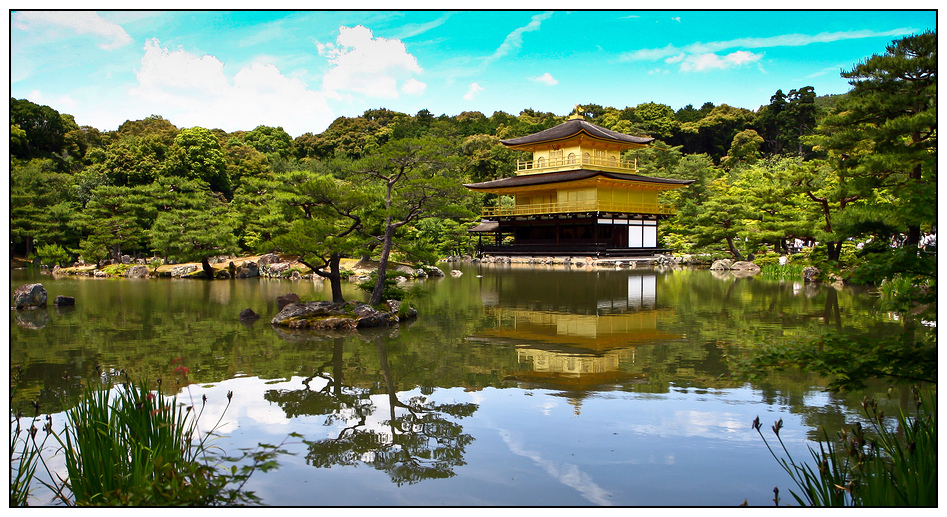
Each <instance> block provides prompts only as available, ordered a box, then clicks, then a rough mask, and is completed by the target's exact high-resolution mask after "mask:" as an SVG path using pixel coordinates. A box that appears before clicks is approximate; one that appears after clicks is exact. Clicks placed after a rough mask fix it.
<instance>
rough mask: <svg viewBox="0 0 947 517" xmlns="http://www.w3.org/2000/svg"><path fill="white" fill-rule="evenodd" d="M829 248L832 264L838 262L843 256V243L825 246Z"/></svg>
mask: <svg viewBox="0 0 947 517" xmlns="http://www.w3.org/2000/svg"><path fill="white" fill-rule="evenodd" d="M825 246H826V248H828V256H829V260H831V261H832V262H838V261H839V258H841V256H842V243H841V242H827V243H826V244H825Z"/></svg>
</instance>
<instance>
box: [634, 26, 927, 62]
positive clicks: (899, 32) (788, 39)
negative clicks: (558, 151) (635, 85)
mask: <svg viewBox="0 0 947 517" xmlns="http://www.w3.org/2000/svg"><path fill="white" fill-rule="evenodd" d="M914 32H917V30H916V29H911V28H899V29H893V30H890V31H882V32H879V31H872V30H857V31H840V32H820V33H819V34H781V35H778V36H771V37H768V38H737V39H732V40H725V41H712V42H708V43H700V42H698V43H692V44H690V45H685V46H684V47H675V46H673V45H670V44H669V45H667V46H665V47H660V48H650V49H649V48H645V49H638V50H635V51H633V52H627V53H625V54H623V55H622V56H621V57H620V60H621V61H655V60H659V59H666V58H668V57H670V56H675V55H678V54H687V55H694V54H706V53H711V52H720V51H723V50H729V49H735V48H774V47H799V46H805V45H811V44H813V43H832V42H835V41H844V40H851V39H861V38H876V37H896V36H904V35H908V34H913V33H914Z"/></svg>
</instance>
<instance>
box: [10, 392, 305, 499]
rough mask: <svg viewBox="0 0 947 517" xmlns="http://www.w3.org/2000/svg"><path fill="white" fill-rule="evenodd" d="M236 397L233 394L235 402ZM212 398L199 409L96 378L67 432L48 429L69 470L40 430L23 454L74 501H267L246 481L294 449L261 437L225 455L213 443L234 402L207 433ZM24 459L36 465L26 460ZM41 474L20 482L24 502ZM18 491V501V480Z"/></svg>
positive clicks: (58, 492) (70, 415) (28, 474)
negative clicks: (53, 465)
mask: <svg viewBox="0 0 947 517" xmlns="http://www.w3.org/2000/svg"><path fill="white" fill-rule="evenodd" d="M159 384H160V381H159ZM232 396H233V394H232V393H228V394H227V407H229V405H230V401H231V399H232ZM206 402H207V399H206V396H205V397H203V398H202V400H201V407H200V408H198V409H195V408H194V406H189V405H184V404H180V403H178V401H177V398H176V397H167V396H164V395H162V394H161V393H160V390H157V391H151V390H149V389H148V387H147V384H145V383H141V384H135V383H132V382H125V383H123V384H120V385H117V386H112V385H108V386H104V387H101V386H100V387H94V386H91V385H90V386H88V387H87V388H86V390H85V392H84V394H83V397H82V398H81V400H80V401H79V403H78V405H76V406H75V407H74V408H72V409H70V410H68V411H67V412H66V420H67V421H66V426H65V428H64V429H63V430H62V431H61V432H60V433H57V432H54V431H52V429H51V426H50V427H47V428H45V431H46V433H47V435H52V436H53V438H54V439H55V441H56V442H58V445H59V447H60V449H61V451H62V452H61V453H62V454H63V456H64V461H65V470H66V477H65V478H62V477H60V476H58V475H55V474H53V473H51V472H50V469H49V467H48V461H47V458H45V457H44V456H43V454H44V453H45V450H44V449H43V448H42V447H41V446H40V445H39V444H37V443H36V441H35V433H34V439H33V445H34V448H33V450H32V451H31V452H29V453H28V455H27V456H21V457H26V458H27V459H31V460H32V463H33V465H34V470H35V464H36V459H37V458H38V461H39V463H40V464H42V465H43V466H44V467H45V468H46V472H47V475H48V476H47V477H48V479H50V480H52V481H42V480H41V481H40V482H41V483H42V484H43V485H45V486H46V487H47V488H49V489H50V490H51V491H52V492H53V493H54V494H55V499H56V500H58V502H60V503H62V504H65V505H67V506H118V505H121V506H128V505H132V506H172V505H188V506H218V505H228V506H229V505H243V504H259V503H260V500H259V498H258V497H257V496H256V495H255V494H254V493H253V492H251V491H247V490H245V489H244V487H245V485H246V482H247V481H248V480H249V479H250V476H251V475H252V474H253V473H254V472H256V471H258V470H259V471H267V470H270V469H273V468H276V466H277V463H276V460H275V458H276V456H277V455H278V454H284V453H286V451H284V450H282V449H281V448H280V446H272V445H263V444H261V445H260V446H259V447H258V448H257V449H256V450H253V451H246V450H245V451H241V455H239V456H237V457H226V456H223V455H222V451H219V450H217V449H216V448H213V447H210V445H209V444H210V441H211V440H212V439H213V438H214V437H215V430H216V429H217V428H219V426H220V423H221V421H222V419H223V415H224V413H226V408H225V410H224V412H223V413H222V414H221V416H220V418H219V419H218V420H217V422H216V423H215V425H214V426H213V427H212V428H211V429H210V430H209V431H207V432H201V429H200V427H199V426H198V422H199V421H200V419H201V416H202V414H203V411H204V407H205V406H206ZM25 447H26V449H28V448H29V447H28V445H27V446H25ZM26 449H25V450H26ZM246 460H249V462H247V461H246ZM224 463H231V464H232V466H230V467H226V466H224ZM20 464H21V465H23V467H21V468H24V469H29V468H30V463H29V462H23V461H22V459H21V461H20ZM238 464H239V466H238ZM33 474H34V472H33V471H29V470H25V471H24V473H23V476H22V479H23V480H24V483H21V485H24V486H18V487H17V492H18V493H17V497H18V498H20V500H21V503H20V504H25V501H26V498H25V495H24V496H21V495H20V494H25V493H28V489H29V486H28V485H29V481H30V480H32V478H33ZM10 497H11V504H12V503H13V502H14V486H13V484H11V496H10Z"/></svg>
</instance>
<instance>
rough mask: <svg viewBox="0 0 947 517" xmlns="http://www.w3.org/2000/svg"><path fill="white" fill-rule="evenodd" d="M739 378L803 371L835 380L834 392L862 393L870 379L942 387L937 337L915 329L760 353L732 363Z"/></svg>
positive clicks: (762, 348) (834, 336)
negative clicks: (934, 383) (932, 384)
mask: <svg viewBox="0 0 947 517" xmlns="http://www.w3.org/2000/svg"><path fill="white" fill-rule="evenodd" d="M730 363H731V369H732V370H733V371H734V374H735V375H736V376H738V377H741V378H745V379H750V380H753V379H759V378H761V377H762V376H763V375H765V372H767V371H770V370H772V369H775V370H777V371H780V370H785V369H798V370H802V371H806V372H812V373H817V374H820V375H823V376H826V377H829V379H830V382H829V387H830V388H831V389H834V390H856V389H860V388H862V387H864V386H865V382H866V381H867V380H869V379H890V380H892V381H900V382H905V381H907V382H936V381H937V338H936V333H935V332H931V331H929V330H926V327H921V328H916V327H913V326H912V327H909V328H907V329H906V330H905V332H904V333H903V334H902V335H900V336H897V335H895V336H877V335H848V334H843V333H835V332H826V333H823V334H822V335H820V336H815V337H809V338H804V339H797V340H788V341H786V342H783V343H780V344H767V345H759V346H757V347H755V349H754V350H753V351H752V354H751V355H750V356H749V357H748V358H737V357H731V358H730Z"/></svg>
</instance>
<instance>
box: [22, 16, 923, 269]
mask: <svg viewBox="0 0 947 517" xmlns="http://www.w3.org/2000/svg"><path fill="white" fill-rule="evenodd" d="M842 76H843V77H845V78H847V79H848V80H849V82H850V84H851V85H852V88H851V90H850V91H849V92H848V93H846V94H844V95H837V96H819V95H818V94H817V93H818V92H816V91H815V90H814V89H813V88H812V87H810V86H804V85H787V89H788V91H783V90H778V91H776V92H774V93H773V95H772V97H771V99H770V103H769V104H768V105H765V106H761V107H759V108H758V109H755V110H751V109H746V108H740V107H734V106H729V105H726V104H721V105H715V104H714V103H713V102H704V103H703V104H701V105H700V107H699V108H697V107H695V106H694V105H687V106H685V107H683V108H681V109H678V110H676V111H675V110H674V109H672V108H671V107H670V106H667V105H664V104H659V103H654V102H647V103H642V104H638V105H636V106H633V107H632V106H626V107H623V108H617V107H610V106H600V105H598V104H583V105H579V106H577V107H576V110H577V112H578V113H579V114H581V115H582V116H584V117H585V119H586V120H588V121H590V122H592V123H594V124H597V125H599V126H602V127H605V128H608V129H612V130H615V131H619V132H622V133H626V134H632V135H639V136H650V137H654V138H655V139H656V140H655V143H654V145H653V146H652V147H651V148H649V149H646V150H640V151H634V152H632V151H629V153H635V156H634V157H635V158H637V161H638V164H639V169H640V173H641V174H644V175H649V176H658V177H673V178H682V179H692V180H695V182H694V183H693V184H692V185H690V187H688V188H686V189H681V190H676V191H672V192H668V193H666V194H665V196H666V197H665V198H664V199H663V200H662V201H663V202H665V203H672V204H674V205H675V206H676V216H675V217H674V218H672V219H671V220H669V221H668V222H667V223H666V224H664V225H663V226H662V227H661V230H662V233H661V236H660V239H661V241H662V242H660V245H662V246H665V247H669V248H672V249H675V250H676V251H678V252H681V253H696V252H706V253H711V254H727V255H731V256H733V257H734V258H744V257H747V256H750V255H760V254H762V253H785V252H786V251H787V250H788V249H789V247H790V246H791V245H792V243H794V242H798V241H804V242H807V243H810V244H811V243H818V246H815V247H813V248H812V249H813V251H812V253H814V254H815V255H816V256H818V257H821V258H822V260H823V261H825V262H828V263H836V264H838V263H840V262H844V261H845V260H846V257H848V256H854V255H853V254H855V253H856V250H857V253H862V254H864V253H867V251H866V250H868V251H875V252H878V253H881V252H887V251H890V250H889V249H888V248H890V245H891V244H892V243H894V244H896V245H897V246H902V245H903V247H905V248H910V249H915V250H916V249H917V244H919V243H921V242H922V240H923V238H924V236H925V235H926V234H928V233H930V232H933V231H935V230H936V228H935V225H936V186H937V184H936V166H937V164H936V151H937V143H936V142H937V135H936V119H937V105H936V76H937V57H936V33H930V32H928V33H924V34H920V35H916V36H912V37H908V38H904V39H900V40H897V41H894V42H892V43H891V44H889V45H888V46H887V48H885V49H879V53H878V54H876V55H874V56H866V58H865V59H864V60H863V61H862V62H861V63H857V64H853V65H852V68H851V69H850V70H848V71H844V72H842ZM695 100H696V99H695ZM698 102H700V100H698ZM568 115H570V114H569V113H566V114H561V115H557V114H554V113H548V112H538V111H535V110H532V109H524V110H522V111H521V112H520V113H519V114H517V115H512V114H509V113H505V112H502V111H498V112H494V113H493V114H492V115H490V116H487V115H485V114H483V113H480V112H463V113H460V114H457V115H450V116H449V115H443V114H442V115H439V116H437V115H434V114H433V113H431V112H429V111H428V110H421V111H419V112H418V113H416V114H413V115H411V114H405V113H399V112H395V111H391V110H388V109H384V108H378V109H371V110H368V111H365V112H364V113H363V114H362V115H360V116H358V117H339V118H338V119H336V120H335V121H334V122H333V123H332V124H331V125H330V126H329V127H328V128H327V129H326V130H325V131H323V132H321V133H318V134H314V133H306V134H303V135H301V136H299V137H296V138H292V137H291V136H290V135H289V134H287V133H286V132H285V131H284V130H283V129H282V128H280V127H271V126H266V125H260V126H258V127H256V128H253V129H251V130H247V131H235V132H231V133H228V132H225V131H222V130H220V129H207V128H203V127H191V128H178V127H176V126H175V125H174V124H173V123H172V121H169V120H166V119H165V118H163V117H161V116H160V115H152V116H150V117H148V118H146V119H144V120H129V121H126V122H125V123H124V124H122V125H121V126H119V127H118V129H117V130H115V131H100V130H99V129H96V128H94V127H89V126H80V125H78V124H77V123H76V121H75V119H74V117H73V116H71V115H69V114H65V113H60V112H58V111H56V110H55V109H54V108H52V107H49V106H41V105H37V104H35V103H33V102H31V101H29V100H27V99H13V98H11V99H10V171H11V172H10V180H9V184H10V194H9V196H10V216H11V217H10V235H11V243H10V246H11V250H10V251H11V257H15V258H20V259H24V258H25V259H28V260H32V261H34V262H35V261H39V262H43V263H45V264H53V263H60V264H63V265H65V264H71V263H72V262H74V261H76V260H79V259H80V258H81V259H82V260H83V261H84V262H86V263H101V262H103V261H105V260H118V259H120V257H121V255H123V254H127V255H132V256H135V257H141V258H145V257H157V258H161V259H166V260H173V261H178V262H180V261H201V260H204V261H206V258H207V257H210V256H216V255H224V254H230V253H237V254H240V253H257V252H269V251H277V252H284V253H291V254H296V255H300V256H301V257H303V260H305V261H306V262H307V264H309V265H310V266H311V267H313V268H314V269H318V270H320V271H322V273H321V274H323V276H326V275H328V274H331V272H332V270H333V269H332V268H333V262H334V263H335V265H337V264H338V259H339V258H340V257H347V256H349V257H358V256H370V257H376V258H377V257H379V256H382V258H384V259H387V257H388V254H389V253H393V254H395V256H397V257H399V258H400V259H401V260H405V261H408V262H427V263H430V262H432V261H434V260H436V259H437V258H439V257H444V256H446V255H456V254H465V253H471V252H472V250H473V245H474V242H475V241H474V240H473V239H472V238H471V237H470V236H469V235H468V234H467V232H466V229H467V228H469V227H471V226H473V225H474V224H475V223H476V221H478V220H479V214H480V211H481V208H482V207H483V206H489V205H496V204H497V203H501V202H503V200H500V199H497V198H496V196H492V195H487V196H483V195H480V194H476V193H473V192H469V191H467V190H466V189H464V188H463V186H462V185H463V184H464V183H469V182H480V181H487V180H492V179H497V178H501V177H507V176H512V175H513V174H514V167H515V163H516V159H517V158H520V159H524V158H526V157H525V156H520V155H519V153H518V152H516V151H511V150H509V149H506V148H505V147H504V146H503V145H502V144H500V140H501V139H506V138H512V137H517V136H523V135H527V134H531V133H535V132H537V131H541V130H543V129H547V128H549V127H552V126H554V125H556V124H559V123H561V122H564V121H565V120H566V118H567V116H568ZM856 243H861V248H856ZM864 243H868V245H867V246H866V245H864Z"/></svg>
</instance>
